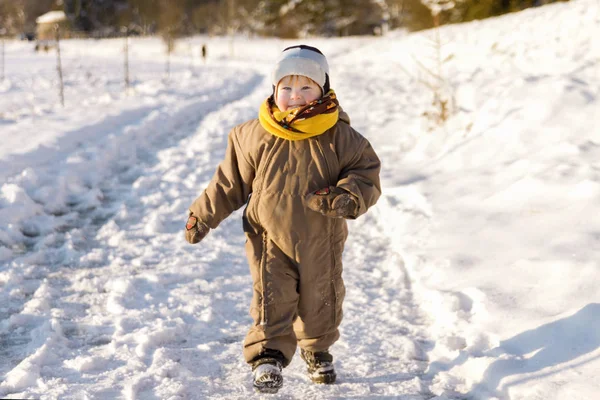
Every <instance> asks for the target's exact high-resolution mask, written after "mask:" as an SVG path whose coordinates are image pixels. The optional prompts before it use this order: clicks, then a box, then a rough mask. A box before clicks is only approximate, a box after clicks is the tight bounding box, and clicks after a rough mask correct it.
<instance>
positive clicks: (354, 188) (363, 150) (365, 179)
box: [336, 138, 381, 219]
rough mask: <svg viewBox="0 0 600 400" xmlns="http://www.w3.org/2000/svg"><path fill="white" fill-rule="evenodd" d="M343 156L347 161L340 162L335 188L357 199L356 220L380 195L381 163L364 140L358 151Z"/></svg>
mask: <svg viewBox="0 0 600 400" xmlns="http://www.w3.org/2000/svg"><path fill="white" fill-rule="evenodd" d="M345 154H347V155H348V159H346V160H342V161H343V164H342V166H341V167H342V170H341V172H340V175H339V179H338V182H337V185H336V186H337V187H339V188H342V189H344V190H346V191H348V192H350V193H352V194H353V195H354V196H356V197H357V198H358V206H359V207H358V213H357V215H356V217H355V218H357V217H359V216H361V215H362V214H364V213H365V212H366V211H367V210H368V209H369V207H371V206H372V205H374V204H375V203H376V202H377V199H379V196H380V195H381V184H380V182H379V171H380V170H381V161H379V157H377V154H376V153H375V150H374V149H373V147H372V146H371V144H370V143H369V141H368V140H366V139H364V138H362V141H361V145H360V146H359V148H358V149H356V148H353V149H352V151H347V152H345ZM350 219H354V218H350Z"/></svg>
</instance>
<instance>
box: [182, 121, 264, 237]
mask: <svg viewBox="0 0 600 400" xmlns="http://www.w3.org/2000/svg"><path fill="white" fill-rule="evenodd" d="M238 134H239V130H238V128H237V127H236V128H234V129H233V130H232V131H231V133H230V134H229V138H228V141H227V150H226V152H225V159H224V160H223V161H222V162H221V163H220V164H219V166H218V167H217V170H216V172H215V175H214V176H213V178H212V180H211V181H210V183H209V184H208V186H207V187H206V189H205V190H204V191H203V192H202V194H201V195H200V196H199V197H198V198H197V199H196V200H194V202H193V203H192V205H191V206H190V211H191V212H192V213H193V214H194V215H195V216H196V217H198V219H199V220H200V221H202V222H204V223H205V224H206V225H208V227H210V228H211V229H215V228H216V227H217V226H218V225H219V224H220V223H221V221H223V220H224V219H225V218H227V217H228V216H229V215H230V214H231V213H233V212H234V211H235V210H237V209H239V208H240V207H242V206H243V205H244V204H246V202H247V201H248V196H249V195H250V193H252V182H253V180H254V174H255V168H254V166H253V165H252V163H251V162H249V161H248V159H247V158H246V156H245V154H244V150H243V149H242V148H241V146H240V143H239V140H238V137H237V135H238Z"/></svg>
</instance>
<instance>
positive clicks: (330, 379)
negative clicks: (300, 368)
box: [300, 349, 336, 384]
mask: <svg viewBox="0 0 600 400" xmlns="http://www.w3.org/2000/svg"><path fill="white" fill-rule="evenodd" d="M300 356H301V357H302V359H303V360H304V361H305V362H306V365H307V366H308V368H307V371H308V376H309V378H310V380H311V381H313V382H314V383H324V384H331V383H334V382H335V378H336V375H335V369H334V368H333V356H332V355H331V354H330V353H329V351H327V350H325V351H316V352H312V351H307V350H304V349H300Z"/></svg>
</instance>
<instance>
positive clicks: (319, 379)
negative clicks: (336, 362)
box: [309, 374, 337, 385]
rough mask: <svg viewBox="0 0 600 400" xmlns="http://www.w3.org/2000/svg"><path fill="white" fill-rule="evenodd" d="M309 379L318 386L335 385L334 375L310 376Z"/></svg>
mask: <svg viewBox="0 0 600 400" xmlns="http://www.w3.org/2000/svg"><path fill="white" fill-rule="evenodd" d="M309 377H310V380H311V381H312V382H313V383H316V384H319V385H331V384H332V383H335V379H336V378H337V376H336V375H335V374H320V375H310V376H309Z"/></svg>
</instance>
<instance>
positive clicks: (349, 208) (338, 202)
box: [306, 186, 358, 218]
mask: <svg viewBox="0 0 600 400" xmlns="http://www.w3.org/2000/svg"><path fill="white" fill-rule="evenodd" d="M306 203H307V205H308V207H309V208H310V209H311V210H313V211H317V212H320V213H321V214H323V215H325V216H326V217H331V218H354V217H356V214H357V213H358V200H357V199H356V197H355V196H354V195H352V194H350V193H349V192H346V191H345V190H343V189H340V188H338V187H336V186H330V187H327V188H324V189H321V190H317V191H316V192H314V193H311V194H309V195H308V196H307V197H306Z"/></svg>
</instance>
